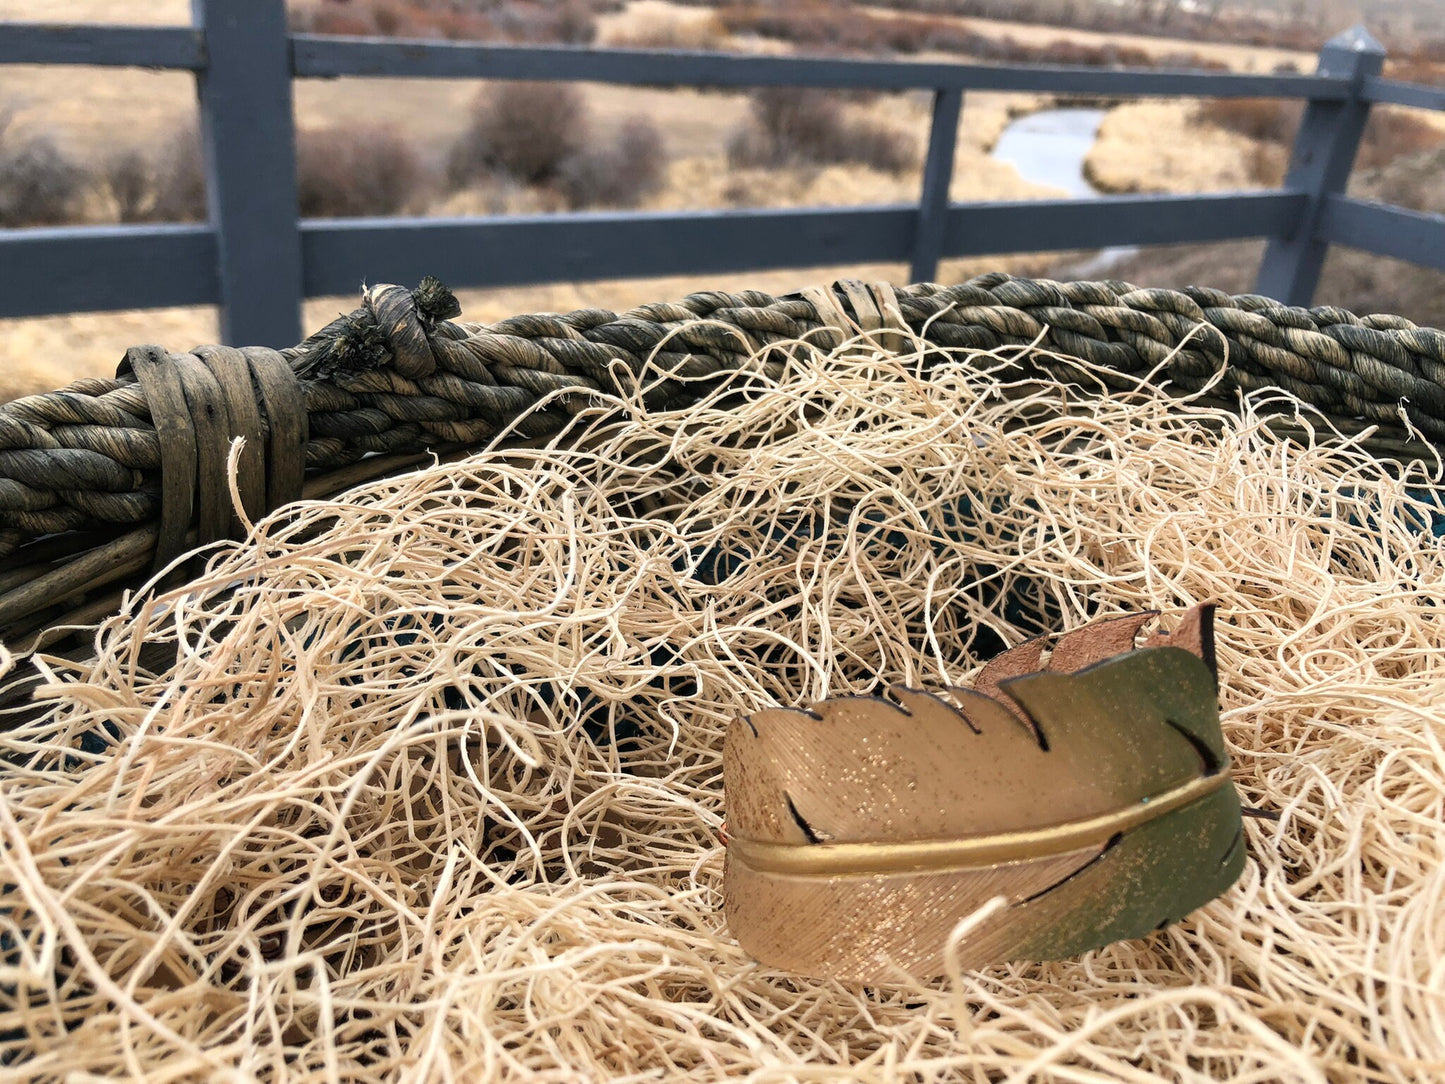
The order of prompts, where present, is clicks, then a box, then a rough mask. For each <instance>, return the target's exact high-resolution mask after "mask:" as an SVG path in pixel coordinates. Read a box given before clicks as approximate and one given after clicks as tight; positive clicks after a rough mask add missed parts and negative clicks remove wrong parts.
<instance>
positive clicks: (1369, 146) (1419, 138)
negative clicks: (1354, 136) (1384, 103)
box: [1355, 107, 1445, 169]
mask: <svg viewBox="0 0 1445 1084" xmlns="http://www.w3.org/2000/svg"><path fill="white" fill-rule="evenodd" d="M1441 147H1445V132H1441V130H1440V129H1439V128H1437V127H1435V126H1434V125H1433V124H1430V123H1429V122H1428V121H1426V120H1423V119H1422V118H1420V117H1418V116H1414V115H1412V114H1410V113H1407V112H1405V111H1404V110H1400V109H1391V108H1389V107H1385V108H1377V109H1374V110H1372V111H1371V113H1370V120H1369V122H1368V123H1367V124H1366V125H1365V132H1364V135H1363V136H1361V138H1360V153H1359V157H1358V158H1357V159H1356V161H1355V165H1356V166H1357V167H1358V168H1360V169H1375V168H1377V167H1379V166H1383V165H1386V164H1388V163H1390V162H1393V161H1394V160H1395V159H1396V158H1400V157H1402V156H1404V155H1407V154H1421V153H1423V152H1425V151H1433V150H1439V149H1440V148H1441Z"/></svg>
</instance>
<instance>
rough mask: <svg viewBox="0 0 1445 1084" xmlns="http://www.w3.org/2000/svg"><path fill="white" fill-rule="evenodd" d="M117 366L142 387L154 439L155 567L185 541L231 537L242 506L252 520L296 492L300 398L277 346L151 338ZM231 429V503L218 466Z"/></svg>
mask: <svg viewBox="0 0 1445 1084" xmlns="http://www.w3.org/2000/svg"><path fill="white" fill-rule="evenodd" d="M126 374H134V376H135V378H136V380H137V381H138V382H139V384H140V386H141V389H142V390H143V391H144V393H145V398H146V402H147V404H148V406H149V407H150V417H151V422H152V424H153V425H154V427H155V432H156V436H157V438H158V439H159V442H160V468H161V469H160V485H159V491H160V493H159V496H160V502H159V503H160V508H159V513H160V528H159V532H160V533H159V536H158V540H157V543H156V552H155V559H154V561H153V563H152V568H153V569H154V570H156V571H159V570H160V569H162V568H164V567H165V566H166V565H168V564H169V563H170V562H171V561H172V560H174V559H175V558H176V557H178V556H180V555H181V554H182V553H184V552H185V551H186V550H187V549H190V548H192V546H193V545H194V546H204V545H207V544H209V543H211V542H216V541H219V540H220V539H223V538H238V537H240V536H241V535H242V534H243V526H244V525H243V522H242V514H244V516H245V518H246V519H249V520H252V521H254V520H256V519H259V518H260V517H261V516H263V515H264V514H265V513H266V512H267V511H268V509H270V508H277V507H280V506H281V505H282V504H286V503H289V502H290V501H293V500H296V499H298V498H299V497H300V496H301V484H302V481H303V478H304V470H305V468H304V462H303V458H302V457H303V455H304V449H305V445H306V434H307V428H308V427H307V421H306V409H305V400H304V398H303V397H302V394H301V388H300V385H299V384H298V383H297V380H296V377H295V375H294V374H293V373H292V371H291V367H290V366H289V365H288V364H286V361H285V359H284V358H283V357H282V356H281V355H280V354H279V353H278V352H277V351H275V350H266V349H263V348H255V347H252V348H247V349H245V350H237V349H235V348H234V347H229V346H200V347H197V348H196V349H195V351H194V352H192V353H189V354H172V353H169V352H168V351H166V349H165V348H164V347H160V346H135V347H131V349H129V350H128V351H126V355H125V360H124V361H122V362H121V364H120V369H119V371H118V374H117V375H120V376H124V375H126ZM263 407H264V410H265V414H264V416H263V414H262V408H263ZM238 438H239V439H240V440H242V442H243V443H242V446H241V449H240V452H239V456H238V460H237V467H236V489H237V492H238V494H239V496H240V499H241V508H240V509H236V508H234V507H232V505H231V500H230V491H231V487H230V484H229V478H228V477H227V473H226V472H227V464H228V461H229V457H230V450H231V444H232V442H233V441H234V440H236V439H238ZM193 527H194V534H192V528H193Z"/></svg>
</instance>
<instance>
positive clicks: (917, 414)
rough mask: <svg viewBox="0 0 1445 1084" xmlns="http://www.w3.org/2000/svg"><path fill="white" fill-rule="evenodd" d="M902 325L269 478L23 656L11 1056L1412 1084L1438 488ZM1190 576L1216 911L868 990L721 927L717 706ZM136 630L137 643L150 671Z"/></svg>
mask: <svg viewBox="0 0 1445 1084" xmlns="http://www.w3.org/2000/svg"><path fill="white" fill-rule="evenodd" d="M889 334H890V335H891V339H890V343H891V346H890V349H888V350H880V349H878V348H877V346H876V345H874V344H873V343H872V342H871V341H869V340H867V339H860V340H857V341H853V342H850V343H846V344H844V345H842V346H841V347H840V348H839V349H838V350H836V351H835V352H834V354H833V356H832V357H831V358H827V359H822V358H820V359H817V360H815V361H813V362H810V363H800V364H798V365H796V366H793V367H791V368H789V369H788V370H787V371H786V372H785V373H779V374H778V375H777V376H775V377H754V378H753V380H752V384H751V391H750V393H749V394H748V395H746V396H741V395H729V394H727V391H726V389H725V388H714V389H713V391H712V392H711V393H710V397H708V398H704V399H703V400H702V401H700V402H698V403H696V404H694V405H692V406H691V407H689V408H687V409H682V410H673V411H659V410H654V409H649V408H648V407H647V406H646V405H645V404H644V403H643V402H642V401H641V398H640V397H633V398H631V399H622V400H617V399H613V400H609V401H608V402H607V403H605V404H602V406H604V407H606V408H608V409H610V410H613V411H615V412H617V414H619V415H620V416H621V417H622V419H623V424H619V425H616V426H614V427H612V428H599V429H597V430H596V431H595V432H593V433H592V435H591V437H590V439H589V440H588V441H586V442H585V443H583V444H582V445H580V446H572V447H563V446H558V447H552V448H548V447H543V448H534V449H522V450H516V451H513V452H511V453H504V452H503V451H500V450H493V451H489V452H484V453H481V454H478V455H476V456H474V457H472V458H470V459H467V460H465V461H463V462H459V463H455V464H450V465H437V466H434V467H432V468H430V469H426V470H422V471H419V472H417V473H414V474H410V475H407V476H404V477H399V478H394V479H391V480H387V481H381V482H374V483H372V484H370V485H367V486H365V487H363V488H361V489H358V490H355V491H353V492H351V493H348V494H346V495H345V496H344V497H339V498H337V499H335V500H331V501H326V502H309V503H305V504H303V505H301V506H300V507H299V509H298V510H297V513H296V515H295V516H294V517H281V516H273V517H271V518H269V519H267V520H265V521H262V522H261V523H260V524H259V525H258V527H257V529H256V531H255V532H254V534H253V535H252V537H251V538H249V539H248V540H247V541H245V542H244V543H241V544H234V545H228V546H227V547H225V548H224V549H222V550H221V551H219V552H217V553H216V554H215V555H214V556H213V557H212V559H211V562H210V566H209V569H208V570H207V572H206V574H205V576H204V577H203V578H202V579H200V580H199V581H197V582H196V583H194V584H192V585H190V586H188V587H186V588H184V589H177V590H172V591H169V592H167V593H163V594H154V593H142V594H139V595H137V596H135V597H134V598H132V599H131V600H130V602H129V604H128V606H127V607H126V609H125V610H124V612H122V613H120V614H118V615H116V616H114V617H111V618H110V619H108V620H106V621H105V622H104V623H103V624H102V625H101V626H100V628H99V631H98V633H97V635H96V639H95V646H96V649H97V650H96V656H95V658H94V660H93V661H90V662H86V663H83V664H64V663H62V662H61V661H59V660H53V659H52V660H46V659H44V658H42V659H39V660H32V661H31V662H29V663H26V664H24V665H27V666H29V665H40V666H42V667H44V668H46V669H47V670H48V677H49V683H48V685H47V686H46V687H45V689H44V690H43V694H44V695H45V696H47V697H49V698H50V700H49V703H50V705H51V707H50V710H49V712H48V714H47V715H45V716H44V717H43V718H41V719H39V720H36V721H33V722H31V723H29V724H27V725H26V726H25V727H24V728H23V729H21V730H18V731H14V732H10V733H8V734H5V735H4V736H3V737H0V749H3V751H4V753H5V755H6V757H7V758H8V762H9V766H8V767H7V768H5V771H4V775H3V777H0V837H3V846H0V883H4V884H6V885H7V886H13V887H10V888H7V891H6V893H5V898H4V903H3V905H0V945H3V949H0V951H3V955H4V961H5V967H6V970H5V978H4V981H3V982H0V1061H3V1062H4V1063H6V1064H9V1065H11V1066H15V1065H19V1064H22V1063H23V1064H24V1066H25V1071H26V1072H28V1073H30V1074H33V1075H34V1076H35V1077H37V1078H44V1079H62V1078H68V1079H93V1078H95V1077H97V1076H117V1075H121V1076H129V1077H131V1078H132V1079H154V1080H158V1081H159V1080H166V1081H181V1080H196V1081H203V1080H204V1081H213V1080H233V1081H249V1080H254V1079H263V1080H272V1081H301V1080H327V1079H331V1080H335V1079H345V1080H356V1081H363V1082H370V1081H424V1080H427V1081H429V1080H446V1079H456V1080H500V1079H526V1080H534V1081H556V1082H564V1081H566V1082H570V1081H576V1080H583V1079H587V1080H604V1079H615V1080H643V1079H648V1080H656V1079H681V1078H682V1077H683V1075H684V1074H686V1078H687V1079H691V1080H722V1079H725V1078H742V1077H744V1076H747V1077H748V1079H752V1080H772V1081H783V1080H804V1079H806V1080H838V1081H844V1080H847V1081H855V1080H861V1081H889V1082H892V1081H943V1080H950V1081H953V1080H966V1081H1001V1080H1007V1081H1020V1082H1022V1081H1036V1080H1051V1081H1071V1082H1077V1081H1119V1080H1124V1081H1140V1082H1142V1081H1146V1080H1158V1079H1166V1080H1183V1081H1196V1082H1203V1081H1211V1080H1220V1079H1229V1080H1233V1081H1255V1082H1261V1084H1262V1082H1279V1081H1301V1082H1304V1081H1309V1082H1323V1081H1390V1082H1401V1084H1404V1082H1416V1081H1424V1080H1434V1079H1441V1077H1442V1074H1445V970H1442V968H1441V967H1440V965H1439V961H1440V959H1441V958H1442V956H1445V903H1442V900H1445V723H1442V717H1441V702H1440V697H1441V692H1440V690H1441V689H1445V626H1442V622H1441V621H1440V619H1439V615H1440V612H1441V607H1442V606H1445V552H1442V546H1441V543H1440V542H1439V541H1437V540H1435V539H1434V538H1433V537H1432V536H1431V535H1430V533H1429V523H1430V522H1431V517H1432V516H1433V515H1435V514H1437V513H1438V511H1439V509H1438V508H1437V507H1436V506H1435V505H1434V504H1432V503H1431V502H1430V501H1429V500H1428V499H1427V496H1426V493H1427V490H1426V487H1427V485H1428V483H1429V479H1428V478H1427V477H1426V471H1425V468H1424V467H1423V466H1417V467H1413V468H1406V469H1404V470H1401V469H1399V468H1396V469H1386V468H1385V467H1384V466H1382V465H1381V464H1380V463H1379V461H1378V460H1376V458H1375V457H1373V456H1371V455H1370V454H1368V453H1366V452H1364V451H1362V450H1360V449H1359V448H1358V447H1356V446H1354V445H1352V444H1351V443H1350V442H1349V441H1341V440H1339V439H1337V438H1334V437H1331V438H1329V439H1325V438H1324V437H1322V439H1321V440H1320V441H1318V442H1314V441H1310V440H1305V441H1304V442H1303V443H1298V442H1286V441H1284V440H1281V439H1280V438H1279V437H1278V436H1277V435H1275V434H1273V433H1272V432H1271V431H1270V430H1269V429H1268V428H1266V427H1265V426H1264V424H1263V423H1262V422H1261V420H1260V416H1259V413H1258V409H1257V408H1258V406H1259V404H1252V403H1245V404H1244V406H1243V409H1242V411H1241V412H1240V413H1233V412H1228V411H1221V410H1217V409H1214V408H1211V407H1206V406H1202V405H1199V404H1197V403H1192V402H1189V401H1184V402H1181V401H1180V400H1178V399H1171V398H1167V397H1165V396H1164V395H1162V394H1161V393H1158V392H1155V391H1152V390H1148V389H1140V390H1136V391H1135V392H1133V393H1130V394H1125V393H1122V392H1115V393H1103V394H1100V395H1099V396H1097V397H1082V396H1080V395H1079V394H1078V391H1077V389H1074V390H1067V391H1061V390H1059V389H1058V388H1056V387H1050V386H1042V385H1028V384H1023V383H1018V382H1017V374H1018V371H1019V370H1018V368H1017V366H1016V365H1014V364H1013V362H1014V361H1015V360H1017V359H1016V357H1015V355H1017V354H1018V353H1019V351H1017V350H1006V351H1003V352H1002V353H1001V354H982V355H980V354H967V353H961V354H959V355H958V356H957V357H955V358H953V359H951V360H945V359H940V358H938V357H936V356H935V357H933V358H932V359H931V360H930V361H929V362H928V364H927V366H926V367H925V364H924V353H925V349H924V344H922V343H920V342H918V341H916V340H915V341H914V342H912V343H911V344H907V343H901V342H899V341H898V336H897V335H896V334H893V333H889ZM1028 359H1029V360H1030V361H1031V362H1032V363H1036V364H1038V365H1044V366H1047V365H1053V364H1055V363H1058V364H1068V365H1070V366H1072V367H1074V368H1075V369H1081V368H1087V366H1085V365H1084V363H1082V362H1079V361H1078V360H1077V359H1075V360H1068V359H1064V358H1061V357H1057V356H1056V357H1052V358H1045V357H1043V356H1041V355H1040V354H1038V353H1037V352H1031V353H1028ZM1147 375H1148V374H1141V376H1147ZM1111 379H1112V377H1111ZM1279 405H1281V404H1280V403H1279V402H1278V401H1277V402H1276V403H1275V404H1274V407H1276V408H1277V407H1278V406H1279ZM1286 405H1287V404H1286ZM599 409H601V408H600V407H599ZM600 416H601V415H599V417H600ZM1299 417H1300V424H1301V427H1302V428H1305V429H1308V427H1310V426H1317V427H1319V428H1320V429H1321V431H1322V432H1323V430H1324V428H1325V424H1326V423H1325V422H1324V420H1323V419H1321V418H1319V417H1318V416H1317V415H1314V414H1313V413H1311V412H1310V411H1308V410H1302V411H1301V413H1300V415H1299ZM588 421H589V419H588V418H587V417H579V419H578V420H577V424H578V425H579V426H580V425H583V424H586V423H588ZM1203 600H1215V601H1217V602H1218V603H1219V604H1220V613H1221V617H1222V627H1221V628H1220V636H1219V663H1220V673H1221V689H1220V695H1221V700H1222V705H1223V709H1224V725H1225V733H1226V737H1227V739H1228V741H1229V744H1230V752H1231V756H1232V758H1233V772H1234V776H1235V779H1236V781H1237V783H1238V785H1239V786H1240V788H1241V790H1242V792H1243V794H1244V797H1245V800H1246V801H1247V802H1248V803H1250V804H1251V805H1255V806H1260V807H1263V808H1264V809H1266V810H1269V811H1272V812H1275V813H1278V815H1279V819H1278V821H1277V822H1275V821H1270V820H1251V821H1249V822H1248V825H1247V832H1248V842H1249V852H1250V858H1249V863H1248V866H1247V869H1246V872H1245V875H1244V877H1243V878H1242V880H1241V881H1240V882H1239V883H1238V885H1236V886H1235V887H1234V888H1233V889H1232V890H1230V891H1229V892H1228V893H1227V894H1226V895H1225V896H1223V897H1222V898H1221V899H1219V900H1217V901H1216V902H1214V903H1212V904H1210V905H1209V906H1208V907H1206V908H1204V909H1203V910H1201V911H1199V912H1197V913H1196V914H1195V915H1194V916H1192V917H1191V919H1190V920H1188V921H1186V922H1185V923H1183V924H1181V925H1179V926H1176V927H1173V928H1170V929H1167V930H1165V931H1162V932H1160V933H1158V934H1156V935H1154V936H1152V937H1150V938H1148V939H1147V940H1142V941H1134V942H1128V943H1123V944H1117V945H1113V946H1110V947H1108V948H1105V949H1102V950H1100V951H1098V952H1095V953H1092V954H1090V955H1088V956H1086V957H1084V958H1082V959H1075V960H1066V961H1062V962H1056V963H1049V964H1043V965H1028V964H1021V965H1017V966H1005V967H997V968H992V969H990V970H987V971H982V972H976V973H974V972H968V973H961V972H958V971H957V970H956V969H955V973H954V974H953V975H952V976H950V977H949V978H946V979H942V980H937V981H932V982H926V983H913V984H908V983H905V984H900V985H896V986H887V987H879V988H874V989H859V988H850V987H845V986H841V985H838V984H834V983H829V982H815V981H808V980H800V979H796V978H793V977H791V976H788V975H785V974H778V973H773V972H770V971H768V970H766V969H764V968H761V967H759V966H757V965H755V964H753V963H752V962H750V961H749V960H748V959H747V958H746V957H745V956H744V955H743V954H742V953H741V952H740V951H739V950H738V948H737V947H736V945H735V943H734V942H733V941H732V939H731V938H730V937H729V936H728V933H727V930H726V928H725V927H724V924H723V921H722V916H721V913H720V900H721V883H720V882H721V870H722V863H721V854H722V851H721V846H720V844H719V841H718V830H719V827H720V825H721V822H722V820H723V817H724V815H725V803H724V794H723V792H722V786H721V784H722V780H721V776H720V746H721V739H722V735H723V732H724V728H725V727H726V726H727V725H728V724H729V722H730V721H731V720H733V719H734V718H736V717H737V716H738V715H739V713H743V712H747V711H749V710H752V709H755V708H760V707H763V706H765V705H771V704H778V703H781V704H799V703H802V702H805V701H807V700H809V699H812V698H820V697H824V696H828V695H838V694H843V693H849V692H859V693H861V692H868V691H871V690H875V689H878V688H880V687H881V686H883V685H885V684H887V683H890V682H895V681H903V682H908V683H912V684H915V685H931V684H943V683H956V682H960V681H964V680H966V679H967V677H968V676H969V673H970V671H971V670H972V668H973V667H974V666H975V665H976V663H977V662H978V661H979V659H980V657H981V654H982V653H983V652H984V651H985V650H986V649H990V648H992V647H996V646H997V643H998V641H1005V642H1009V643H1014V642H1017V641H1019V640H1020V639H1022V638H1023V637H1025V636H1026V635H1029V634H1031V633H1033V632H1034V631H1036V630H1037V629H1038V628H1039V627H1040V626H1050V627H1055V628H1060V629H1062V628H1066V627H1072V626H1075V625H1077V624H1079V623H1081V622H1083V621H1084V620H1085V619H1086V618H1087V617H1088V616H1091V615H1102V614H1108V613H1116V612H1126V611H1137V610H1139V609H1142V608H1150V607H1158V608H1162V609H1164V610H1166V611H1177V610H1178V609H1180V608H1183V607H1186V606H1189V605H1192V604H1194V603H1197V602H1200V601H1203ZM157 647H159V648H162V649H164V650H165V651H166V652H168V653H169V654H170V655H171V661H170V662H168V663H167V664H165V665H164V666H163V667H161V668H160V669H159V670H155V671H152V670H148V669H146V667H145V666H144V665H141V664H140V663H139V662H138V661H137V660H139V659H140V658H141V657H142V654H141V653H142V650H143V649H145V648H151V649H155V648H157ZM0 662H5V660H4V658H3V657H0ZM5 664H7V665H8V662H6V663H5ZM150 665H152V666H155V665H157V664H156V663H154V662H152V663H151V664H150ZM1040 800H1041V801H1046V800H1047V795H1040ZM819 918H820V921H824V920H826V916H819ZM749 1074H751V1075H750V1076H749Z"/></svg>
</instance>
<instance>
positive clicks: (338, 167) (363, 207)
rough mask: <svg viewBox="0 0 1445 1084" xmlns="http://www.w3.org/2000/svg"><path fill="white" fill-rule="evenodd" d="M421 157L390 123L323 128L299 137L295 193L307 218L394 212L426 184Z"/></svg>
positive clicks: (409, 201)
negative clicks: (381, 125)
mask: <svg viewBox="0 0 1445 1084" xmlns="http://www.w3.org/2000/svg"><path fill="white" fill-rule="evenodd" d="M424 182H425V171H424V170H423V168H422V164H421V159H420V157H419V156H418V155H417V152H416V150H415V148H413V147H412V146H411V145H410V144H409V143H407V142H406V141H405V140H404V139H402V138H401V137H400V136H398V135H397V134H396V133H395V132H393V131H392V130H391V129H389V128H380V127H369V128H344V127H337V128H321V129H315V130H311V131H303V132H301V133H300V134H299V135H298V136H297V141H296V196H297V202H298V204H299V205H300V209H301V214H302V216H303V217H306V218H348V217H359V216H365V215H391V214H396V213H397V212H399V211H402V210H404V209H405V208H406V207H407V205H408V204H409V203H412V202H413V201H415V200H416V198H417V196H418V194H419V193H420V192H421V191H422V190H423V189H424V188H425V184H424Z"/></svg>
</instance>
